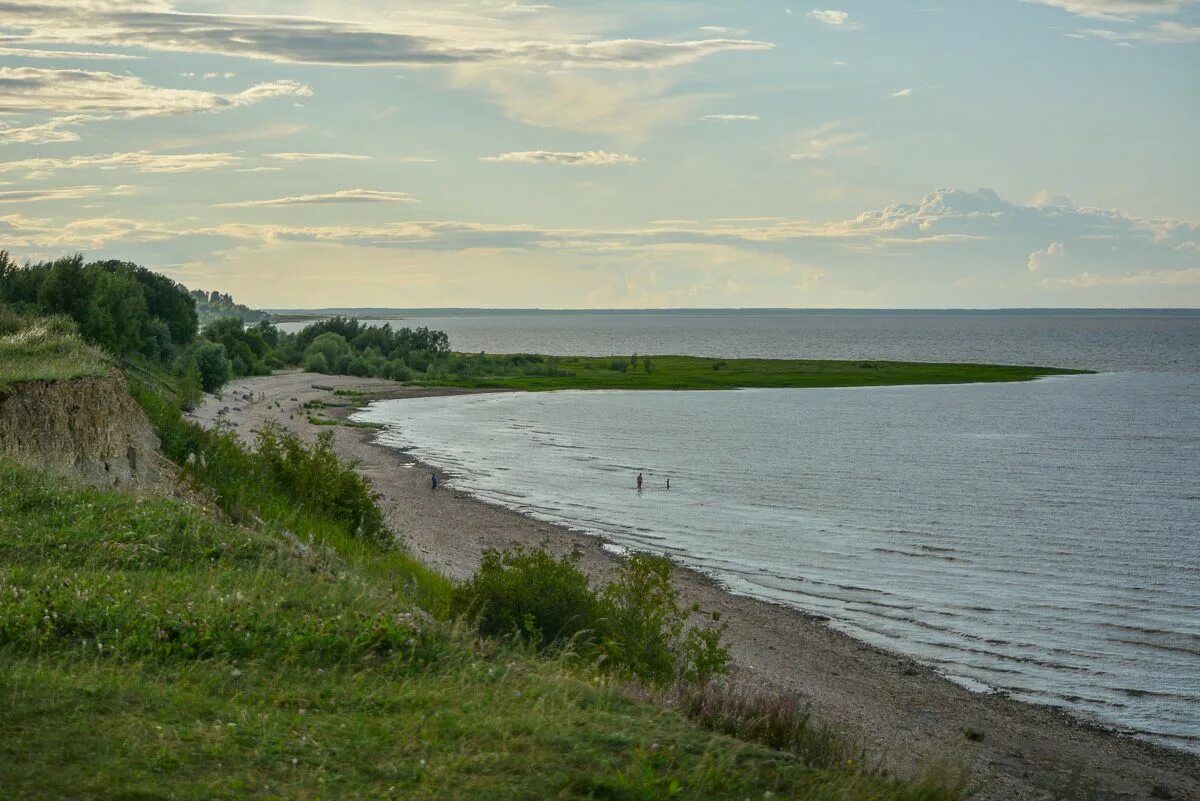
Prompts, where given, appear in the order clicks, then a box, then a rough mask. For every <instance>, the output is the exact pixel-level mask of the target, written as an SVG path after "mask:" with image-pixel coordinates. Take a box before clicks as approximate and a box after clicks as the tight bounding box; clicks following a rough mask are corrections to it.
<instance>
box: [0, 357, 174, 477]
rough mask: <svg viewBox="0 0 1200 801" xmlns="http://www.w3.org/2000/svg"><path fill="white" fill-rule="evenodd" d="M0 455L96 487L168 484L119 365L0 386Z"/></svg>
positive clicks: (153, 438) (151, 435)
mask: <svg viewBox="0 0 1200 801" xmlns="http://www.w3.org/2000/svg"><path fill="white" fill-rule="evenodd" d="M0 456H4V457H7V458H9V459H12V460H13V461H16V462H18V463H19V464H23V465H27V466H29V467H35V468H39V469H42V470H48V471H50V472H53V473H58V474H60V475H63V476H67V477H70V478H75V479H78V480H81V481H84V482H85V483H88V484H92V485H95V486H100V487H123V488H146V489H157V488H163V487H166V486H168V485H169V484H170V483H171V479H170V476H171V472H170V471H169V470H168V467H167V463H166V460H165V459H164V458H163V457H162V455H161V454H160V452H159V449H158V437H157V435H156V434H155V432H154V429H153V427H152V426H151V425H150V421H149V420H147V419H146V415H145V413H144V412H143V411H142V409H141V407H140V406H138V404H137V402H136V401H134V399H133V398H132V397H131V396H130V394H129V390H128V387H127V386H126V384H125V378H124V376H122V375H121V373H120V372H118V371H116V370H110V371H109V373H108V374H107V375H104V376H101V377H84V378H72V379H64V380H56V381H22V382H20V383H15V384H9V385H7V386H0Z"/></svg>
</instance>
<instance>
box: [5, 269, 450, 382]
mask: <svg viewBox="0 0 1200 801" xmlns="http://www.w3.org/2000/svg"><path fill="white" fill-rule="evenodd" d="M0 304H4V305H5V306H8V307H11V308H12V309H13V310H14V311H16V312H21V313H30V314H39V315H60V316H62V317H65V318H69V319H71V320H73V321H74V323H75V324H76V325H77V326H78V328H79V333H80V335H81V336H82V337H83V338H84V339H85V340H86V341H87V342H89V343H91V344H93V345H96V346H98V347H100V348H103V349H104V350H105V351H107V352H108V353H110V354H111V355H113V356H115V357H118V358H125V359H130V360H134V361H136V360H147V361H150V362H153V363H154V364H156V365H157V366H159V367H160V368H166V369H168V370H170V371H171V372H173V373H174V374H175V376H176V377H177V378H179V379H180V387H181V393H182V394H183V395H184V396H185V403H193V402H195V401H196V400H198V399H199V395H200V391H201V390H204V391H206V392H215V391H216V390H218V389H220V388H221V387H222V386H223V385H224V384H225V383H226V382H228V381H229V380H230V379H232V378H239V377H242V376H250V375H266V374H268V373H270V372H271V371H273V370H278V369H281V368H285V367H299V366H303V367H304V368H305V369H307V370H310V371H312V372H318V373H337V374H343V375H356V376H370V377H379V378H392V379H396V380H400V381H410V380H416V379H425V380H430V379H435V378H441V377H445V376H446V375H447V374H448V371H449V370H450V369H451V368H452V366H457V367H462V366H463V365H462V364H459V363H458V362H456V363H455V365H452V364H451V354H450V343H449V339H448V338H447V337H446V334H445V333H444V332H442V331H434V330H431V329H429V328H417V329H409V328H398V329H393V328H392V327H391V326H390V325H385V326H383V327H382V328H374V327H370V326H366V325H363V324H362V323H360V322H358V321H357V320H354V319H348V318H345V317H334V318H332V319H329V320H323V321H321V322H317V323H313V324H312V325H310V326H308V327H307V328H305V329H304V330H302V331H300V332H298V333H296V334H288V333H285V332H283V331H280V330H279V329H278V328H276V327H275V326H274V325H272V324H271V323H270V322H269V320H268V319H259V320H258V322H256V323H254V324H252V325H247V324H246V322H245V318H246V317H247V314H246V313H251V314H254V315H260V316H264V317H265V315H263V313H262V312H255V311H254V310H252V309H249V308H248V307H246V306H244V305H242V304H239V303H236V302H235V301H234V300H233V298H232V297H231V296H229V295H227V294H221V293H219V292H211V293H208V292H203V291H200V290H196V291H192V290H189V289H188V288H187V287H185V286H184V285H182V284H180V283H177V282H175V281H173V280H171V279H170V278H167V277H166V276H163V275H160V274H158V273H155V272H152V271H150V270H147V269H145V268H144V267H139V266H138V265H136V264H131V263H129V262H124V261H95V262H89V263H85V262H84V260H83V256H81V255H74V256H68V257H65V258H61V259H56V260H54V261H47V262H39V263H36V264H30V263H26V264H24V265H20V264H17V263H16V262H15V261H14V260H13V259H12V258H10V256H9V254H8V253H7V251H0ZM202 304H203V305H202ZM205 306H206V307H207V308H209V309H212V308H213V307H214V306H216V307H219V308H223V309H227V310H229V311H230V312H233V314H231V315H230V316H224V317H219V318H217V319H215V320H211V321H208V322H205V320H204V317H203V315H202V314H201V313H200V309H201V308H204V307H205ZM201 326H203V327H202V328H201Z"/></svg>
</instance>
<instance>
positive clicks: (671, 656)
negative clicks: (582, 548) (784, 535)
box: [451, 548, 729, 686]
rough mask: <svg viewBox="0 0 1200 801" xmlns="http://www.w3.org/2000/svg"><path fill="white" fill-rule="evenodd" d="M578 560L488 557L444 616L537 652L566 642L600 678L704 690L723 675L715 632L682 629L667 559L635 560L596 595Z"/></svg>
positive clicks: (684, 616)
mask: <svg viewBox="0 0 1200 801" xmlns="http://www.w3.org/2000/svg"><path fill="white" fill-rule="evenodd" d="M578 561H579V557H578V554H573V555H571V556H569V557H563V558H561V559H555V558H554V557H553V556H551V555H550V554H549V553H548V552H547V551H546V550H545V549H543V548H538V549H534V550H525V549H522V548H516V549H514V550H510V551H488V552H487V553H486V554H485V555H484V559H483V563H482V565H481V566H480V568H479V571H478V572H477V573H476V574H475V575H474V576H473V577H472V578H471V579H470V580H469V581H467V582H466V583H465V584H461V585H459V586H458V587H457V588H456V589H455V592H454V597H453V601H452V604H451V609H452V612H453V613H454V614H456V615H460V616H464V615H465V616H470V617H474V618H475V619H476V620H477V621H478V625H479V630H480V632H481V633H483V634H486V635H493V636H495V635H517V636H519V637H521V638H522V639H524V640H526V641H527V642H530V643H532V644H533V645H535V646H537V647H541V648H545V647H551V646H561V645H563V644H564V643H567V642H570V643H571V645H572V647H573V648H574V649H576V650H577V651H578V652H579V653H580V654H582V655H583V656H585V657H588V658H591V659H594V660H596V661H598V662H599V663H600V664H601V665H602V667H603V668H604V669H606V670H608V671H609V672H612V673H616V674H618V675H622V676H627V677H632V678H636V679H639V680H641V681H642V682H645V683H646V684H649V685H659V686H661V685H665V684H669V683H670V682H672V681H674V680H676V679H679V680H682V681H685V682H689V683H691V684H698V685H699V684H705V683H707V682H708V681H709V680H710V679H712V678H713V677H714V676H716V675H719V674H721V673H724V672H725V671H726V670H727V668H728V663H729V653H728V651H727V650H726V649H725V648H723V647H722V646H721V644H720V641H721V635H722V633H723V631H724V627H720V628H700V627H696V628H691V629H689V628H687V620H688V618H689V617H690V616H691V613H692V611H696V610H688V609H684V608H681V607H680V605H679V596H678V593H677V592H676V590H675V588H674V586H672V584H671V574H672V572H673V566H672V564H671V562H670V561H669V560H667V559H663V558H661V557H657V556H650V555H648V554H635V555H634V556H632V557H630V558H629V559H628V560H626V561H625V562H624V563H623V564H622V565H621V570H620V573H619V575H618V577H617V580H616V581H614V582H612V583H611V584H609V585H608V586H607V587H605V588H604V589H603V590H602V591H601V592H600V593H599V594H597V593H596V592H594V591H593V590H592V589H591V588H590V587H589V586H588V581H587V577H586V576H585V575H584V574H583V572H582V571H580V570H579V567H578Z"/></svg>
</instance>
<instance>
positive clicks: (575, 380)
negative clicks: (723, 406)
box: [418, 354, 1090, 391]
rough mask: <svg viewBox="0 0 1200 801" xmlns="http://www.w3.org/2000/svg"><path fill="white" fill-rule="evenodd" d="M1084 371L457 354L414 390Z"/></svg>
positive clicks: (722, 385) (691, 385)
mask: <svg viewBox="0 0 1200 801" xmlns="http://www.w3.org/2000/svg"><path fill="white" fill-rule="evenodd" d="M1088 372H1090V371H1087V370H1067V369H1060V368H1053V367H1024V366H1007V365H990V364H936V363H921V362H886V361H822V360H807V359H711V358H704V357H698V356H633V357H629V356H606V357H590V356H563V357H554V356H539V355H528V354H517V355H510V356H503V355H494V354H490V355H489V354H455V356H454V357H453V359H452V360H451V364H450V369H449V370H448V371H447V372H446V374H445V375H443V376H438V377H435V378H431V379H425V380H423V381H422V380H418V383H422V384H425V385H427V386H450V387H470V388H496V389H516V390H530V391H543V390H556V389H660V390H662V389H736V388H749V387H772V388H789V387H795V388H804V387H866V386H889V385H900V384H967V383H976V382H997V381H1030V380H1032V379H1035V378H1040V377H1043V376H1052V375H1079V374H1084V373H1088Z"/></svg>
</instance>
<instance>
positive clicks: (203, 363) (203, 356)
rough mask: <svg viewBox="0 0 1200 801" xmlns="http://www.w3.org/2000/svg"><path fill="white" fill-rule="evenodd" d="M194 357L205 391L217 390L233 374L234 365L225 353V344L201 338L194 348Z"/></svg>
mask: <svg viewBox="0 0 1200 801" xmlns="http://www.w3.org/2000/svg"><path fill="white" fill-rule="evenodd" d="M192 359H193V360H194V361H195V363H196V369H198V370H199V371H200V385H201V386H202V387H204V391H205V392H216V391H217V390H218V389H220V388H221V387H223V386H225V384H226V383H228V381H229V379H230V378H231V377H232V375H233V365H232V364H231V363H230V361H229V356H228V355H226V353H225V346H224V345H222V344H220V343H218V342H210V341H208V340H206V339H202V340H200V341H199V342H198V343H196V346H195V347H194V348H192Z"/></svg>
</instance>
